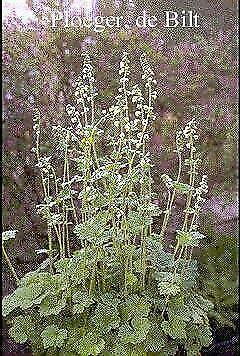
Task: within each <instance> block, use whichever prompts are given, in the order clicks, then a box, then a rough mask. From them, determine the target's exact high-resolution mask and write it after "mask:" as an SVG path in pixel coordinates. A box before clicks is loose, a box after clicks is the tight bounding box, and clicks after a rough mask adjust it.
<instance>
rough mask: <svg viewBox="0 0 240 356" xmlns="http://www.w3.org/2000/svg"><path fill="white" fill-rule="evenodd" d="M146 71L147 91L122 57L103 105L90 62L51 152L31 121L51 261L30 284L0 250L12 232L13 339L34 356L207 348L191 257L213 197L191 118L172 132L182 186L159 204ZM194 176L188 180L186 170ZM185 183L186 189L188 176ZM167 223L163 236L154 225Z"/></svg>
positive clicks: (174, 183) (203, 304)
mask: <svg viewBox="0 0 240 356" xmlns="http://www.w3.org/2000/svg"><path fill="white" fill-rule="evenodd" d="M140 63H141V67H142V71H143V75H142V80H143V82H144V85H143V87H141V86H140V85H138V84H137V85H133V84H132V83H131V79H130V61H129V58H128V55H127V53H124V54H123V57H122V60H121V62H120V69H119V75H120V81H119V89H118V94H117V96H116V97H115V104H114V105H112V106H110V107H109V108H107V109H105V110H100V109H99V106H97V95H98V93H97V91H96V84H95V76H94V69H93V66H92V62H91V60H90V57H89V56H88V55H87V54H85V55H84V57H83V70H82V74H81V75H80V76H79V77H78V78H77V81H76V85H75V93H74V94H75V102H76V103H75V104H74V105H73V104H68V105H67V106H66V113H67V115H68V117H69V120H66V121H65V122H64V123H62V124H61V125H57V126H53V127H52V137H53V142H52V145H53V152H52V155H46V154H45V153H43V152H42V150H41V139H42V137H43V136H44V129H43V125H42V120H41V115H40V113H39V112H38V111H36V112H35V115H34V133H35V140H36V141H35V142H36V145H35V147H34V151H35V153H36V159H37V167H38V169H39V172H40V178H41V181H42V186H43V194H44V197H43V201H42V203H41V204H39V205H38V211H39V213H40V214H41V215H42V217H43V219H44V220H45V222H46V226H47V232H48V246H47V248H45V249H44V250H43V252H47V254H48V258H47V259H46V261H44V262H43V264H42V265H40V266H39V268H38V269H37V270H35V271H32V272H30V273H28V274H26V275H25V276H24V277H23V278H19V277H18V276H17V273H16V271H15V270H14V268H13V266H12V264H11V262H10V260H9V258H8V256H7V253H6V249H5V242H6V240H7V239H10V238H13V237H14V236H15V232H14V231H13V232H5V233H3V251H4V255H5V257H6V258H7V262H8V264H9V267H10V268H11V271H12V273H13V275H14V277H15V278H16V283H17V288H16V290H15V291H14V292H13V293H12V294H10V295H8V296H6V297H4V299H3V315H4V316H5V317H9V319H10V320H11V327H10V331H9V332H10V335H11V336H12V337H13V338H14V340H15V341H16V342H19V343H23V342H26V341H28V342H29V343H30V345H31V348H32V351H33V354H34V355H81V356H90V355H102V356H110V355H113V356H117V355H119V356H128V355H129V356H137V355H139V356H144V355H145V356H147V355H149V356H151V355H152V356H153V355H155V356H157V355H159V356H162V355H175V353H176V351H177V349H178V347H179V345H184V347H185V349H186V350H187V353H188V355H199V351H200V350H201V348H202V346H207V345H209V344H210V343H211V341H212V336H211V330H210V327H209V322H208V316H207V315H208V312H209V311H210V310H211V309H212V308H213V305H212V304H211V303H210V302H209V301H207V300H205V299H204V298H203V297H202V296H201V295H199V294H198V293H197V288H196V279H197V265H196V261H194V260H193V259H192V250H193V248H194V247H195V246H199V243H200V241H201V240H202V238H204V236H203V235H202V234H201V233H200V232H198V225H197V218H198V215H199V213H200V210H201V205H202V203H203V201H204V197H203V195H204V194H205V193H206V192H207V182H206V176H202V177H200V179H199V176H200V175H199V172H198V169H199V164H200V159H199V156H198V154H197V148H196V140H197V139H198V136H197V134H196V123H195V120H194V119H193V120H191V121H190V122H189V123H188V124H187V125H186V127H185V128H184V129H183V130H181V131H179V132H177V135H176V154H177V156H178V160H179V167H178V173H177V177H169V176H168V175H167V174H163V175H162V180H163V182H164V184H165V186H166V190H167V192H168V200H167V203H166V208H165V209H164V210H163V211H161V210H160V209H159V207H158V206H157V205H155V204H153V201H154V198H155V195H154V192H153V191H152V188H151V187H152V178H151V167H152V166H151V159H150V155H149V153H148V151H147V144H148V139H149V133H150V129H151V126H152V124H153V122H154V120H155V115H154V108H153V105H154V102H155V100H156V97H157V90H156V84H157V83H156V81H155V79H154V73H153V71H152V69H151V67H150V65H149V63H148V61H147V59H146V57H145V55H142V56H141V58H140ZM186 170H187V172H186ZM186 173H188V177H189V178H188V181H187V182H186V181H185V182H184V181H183V176H184V175H186ZM178 195H181V196H182V197H183V198H184V199H185V208H184V218H183V221H182V225H181V226H179V227H178V228H177V229H176V234H175V235H176V238H175V243H174V246H173V250H171V248H172V247H171V246H168V244H167V243H166V240H165V239H164V237H165V236H166V231H167V227H168V224H169V221H170V219H171V215H172V209H173V204H174V201H175V198H176V196H178ZM155 216H160V218H161V216H162V226H161V229H160V232H159V233H156V232H154V225H153V219H154V217H155Z"/></svg>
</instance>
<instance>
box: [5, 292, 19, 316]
mask: <svg viewBox="0 0 240 356" xmlns="http://www.w3.org/2000/svg"><path fill="white" fill-rule="evenodd" d="M18 306H19V302H18V300H17V298H16V296H15V294H14V293H12V294H9V295H6V296H5V297H3V300H2V315H3V316H4V317H5V316H7V315H9V314H10V313H11V312H12V311H13V310H15V309H16V308H18Z"/></svg>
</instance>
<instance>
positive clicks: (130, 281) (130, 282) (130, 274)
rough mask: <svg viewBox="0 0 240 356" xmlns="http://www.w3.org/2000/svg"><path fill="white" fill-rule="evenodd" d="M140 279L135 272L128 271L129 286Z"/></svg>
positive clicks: (127, 282)
mask: <svg viewBox="0 0 240 356" xmlns="http://www.w3.org/2000/svg"><path fill="white" fill-rule="evenodd" d="M137 281H138V278H137V277H136V276H135V275H134V274H133V273H130V272H128V273H127V274H126V284H127V286H133V285H134V284H136V283H137Z"/></svg>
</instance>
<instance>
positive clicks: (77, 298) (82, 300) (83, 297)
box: [72, 291, 95, 314]
mask: <svg viewBox="0 0 240 356" xmlns="http://www.w3.org/2000/svg"><path fill="white" fill-rule="evenodd" d="M72 301H73V303H74V306H73V314H79V313H83V312H84V310H85V308H88V307H89V306H90V305H92V304H94V303H95V301H94V299H92V298H91V297H89V295H88V293H87V292H83V291H78V292H76V293H74V294H73V296H72Z"/></svg>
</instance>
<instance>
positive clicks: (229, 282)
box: [2, 0, 239, 355]
mask: <svg viewBox="0 0 240 356" xmlns="http://www.w3.org/2000/svg"><path fill="white" fill-rule="evenodd" d="M2 6H3V24H2V26H3V48H2V73H3V74H2V79H3V91H2V95H3V171H2V174H3V188H2V192H3V193H2V207H3V220H2V221H3V230H8V229H17V230H19V233H18V238H17V240H16V241H14V242H13V243H12V244H11V246H9V248H8V249H9V253H10V257H11V260H12V261H13V264H14V265H15V266H17V269H18V271H19V273H20V275H21V276H23V275H24V274H25V273H26V272H28V271H30V270H31V269H33V268H35V267H36V266H37V265H38V263H39V262H40V261H41V257H39V256H38V255H37V254H36V252H35V250H36V249H39V248H43V247H44V244H45V241H46V227H45V226H44V225H43V224H42V222H41V220H40V218H39V216H38V215H37V214H36V204H39V203H40V202H41V198H42V193H41V184H40V181H39V177H38V171H37V168H36V167H35V163H36V162H35V156H34V154H33V153H32V152H31V148H32V147H33V141H32V114H33V109H34V108H36V107H37V108H38V109H39V110H40V112H41V113H42V120H43V121H44V126H45V129H46V130H45V131H46V137H45V142H44V143H43V144H42V147H41V149H42V151H45V152H47V151H48V149H49V144H48V140H51V137H49V135H50V132H49V133H48V127H49V126H50V125H53V124H57V123H59V122H62V121H63V120H66V115H65V105H66V104H67V103H70V102H71V97H72V92H73V88H72V84H73V81H74V78H75V77H76V74H77V73H78V72H79V71H80V70H81V52H82V51H86V50H88V51H89V53H90V54H91V55H92V58H93V62H94V64H95V68H96V77H97V83H98V84H97V85H98V89H99V90H98V91H99V93H100V95H99V107H101V108H106V107H108V106H109V105H110V104H111V102H112V100H113V98H114V95H115V94H116V92H117V86H118V81H117V80H118V78H117V77H116V73H117V68H118V63H119V60H120V58H121V54H122V52H123V51H124V50H126V51H127V52H128V53H129V56H130V60H131V68H132V77H133V78H134V79H136V80H139V78H140V74H139V55H140V54H141V53H142V52H145V53H146V54H147V55H148V57H149V61H150V62H151V65H152V68H153V69H154V71H155V74H156V79H157V83H158V85H157V87H158V100H157V103H156V109H155V113H156V115H157V121H156V122H155V125H154V127H153V129H152V131H151V142H150V145H149V147H148V149H149V151H150V152H151V159H152V161H153V164H154V168H153V178H154V190H155V192H156V194H157V201H158V203H159V205H160V206H164V201H165V198H166V196H165V192H164V187H163V185H162V182H161V180H160V176H161V174H163V173H167V174H169V175H170V176H174V175H176V172H177V165H176V163H177V160H176V154H175V153H174V152H173V150H174V148H175V147H174V140H175V133H176V130H177V129H179V128H181V127H183V125H184V124H185V123H186V122H187V121H188V120H189V119H191V118H192V117H195V118H196V119H197V122H198V130H199V132H198V133H199V136H200V138H199V150H200V151H201V152H202V157H203V162H202V167H201V172H203V173H205V174H207V176H208V179H209V187H210V189H209V193H208V196H207V200H206V202H205V205H204V211H203V213H202V217H201V220H200V221H199V223H200V231H202V232H203V233H205V235H207V239H206V240H205V241H204V242H203V244H202V248H201V249H199V250H196V251H195V255H197V256H198V261H199V271H200V275H199V290H201V293H202V294H204V295H205V296H206V297H207V298H209V299H211V300H212V301H213V302H214V303H215V310H214V312H213V313H212V316H211V322H212V325H213V327H214V333H215V334H214V335H215V340H216V343H217V342H221V341H225V340H227V341H229V340H232V338H233V337H235V336H236V335H237V334H238V329H237V325H238V323H237V321H238V313H237V311H238V293H237V291H238V280H237V276H238V265H237V261H238V254H237V250H238V249H237V246H238V201H237V190H238V189H237V188H238V187H237V165H238V158H237V149H238V145H237V137H238V129H239V128H238V121H237V117H238V109H237V99H238V80H237V78H238V42H237V31H238V27H237V24H238V19H237V16H238V15H237V10H238V1H233V0H232V1H230V0H226V1H223V0H219V1H216V0H209V1H206V0H200V1H170V0H167V1H161V0H158V1H156V0H148V1H140V0H129V1H121V0H118V1H117V0H116V1H113V0H111V1H110V0H109V1H104V0H93V1H90V0H84V1H81V0H74V1H70V0H67V1H65V0H62V1H54V0H52V1H50V0H27V1H24V0H15V1H13V0H12V1H10V0H8V1H7V0H5V1H3V5H2ZM56 9H58V10H63V9H68V11H69V12H71V13H72V14H80V13H81V14H88V13H89V12H92V13H93V14H94V16H96V15H98V14H100V15H102V16H109V15H116V16H117V15H118V16H120V15H123V16H124V19H126V20H128V21H129V22H130V23H131V21H132V20H134V19H135V18H136V17H137V16H139V15H141V14H142V12H143V11H144V10H145V11H146V12H147V14H149V15H154V16H156V17H158V18H159V19H160V24H159V26H158V27H156V28H153V29H150V30H149V29H139V28H136V27H134V26H132V27H131V28H130V29H128V30H126V29H123V28H121V29H113V30H110V29H105V30H104V31H103V32H102V33H96V32H91V31H89V30H88V31H87V30H86V29H80V28H73V29H70V28H64V27H63V26H58V27H57V28H56V29H53V28H51V26H50V25H47V24H46V23H43V22H42V20H43V19H44V17H46V16H49V15H50V14H51V12H52V11H55V10H56ZM182 9H184V10H195V11H197V12H198V13H199V14H200V17H201V19H202V20H203V22H204V25H203V26H202V27H201V28H198V29H194V30H189V29H181V28H176V29H164V28H163V27H162V25H161V24H162V22H161V20H162V21H163V11H164V10H173V11H181V10H182ZM174 209H175V213H176V214H175V216H176V219H174V221H173V223H172V225H171V226H170V227H169V231H168V236H169V238H170V239H171V238H172V237H173V232H174V230H175V229H176V227H177V225H178V216H179V211H180V210H181V209H182V202H181V201H180V200H179V201H176V204H175V206H174ZM159 224H160V221H156V223H155V225H156V226H155V228H156V230H158V228H159ZM13 288H14V281H13V280H12V279H11V277H10V275H9V273H8V270H7V267H6V266H5V262H4V261H3V295H6V294H8V293H9V292H10V291H12V290H13ZM3 332H4V342H3V346H2V347H3V350H2V351H3V354H4V355H20V354H22V355H24V354H27V351H26V349H24V348H20V347H19V346H18V345H14V344H13V343H12V342H11V340H9V339H8V337H7V335H6V332H5V330H4V331H3ZM234 352H235V351H233V353H232V354H229V355H235V354H234ZM215 354H216V353H215ZM218 354H219V355H220V354H221V353H218Z"/></svg>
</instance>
